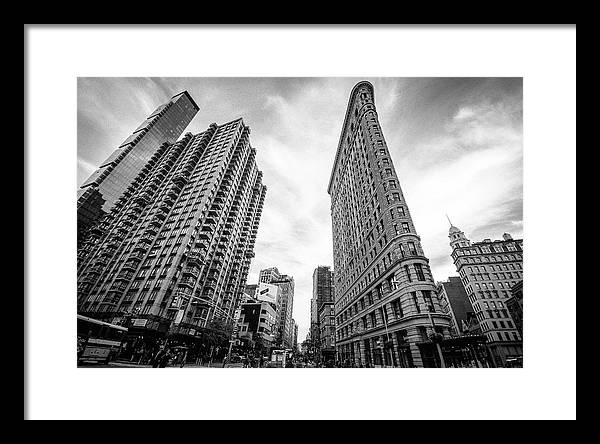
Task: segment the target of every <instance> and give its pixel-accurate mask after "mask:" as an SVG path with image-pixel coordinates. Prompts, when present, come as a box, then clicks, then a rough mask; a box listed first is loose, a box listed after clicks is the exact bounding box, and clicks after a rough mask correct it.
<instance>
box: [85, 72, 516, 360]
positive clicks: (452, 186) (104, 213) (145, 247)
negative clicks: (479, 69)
mask: <svg viewBox="0 0 600 444" xmlns="http://www.w3.org/2000/svg"><path fill="white" fill-rule="evenodd" d="M194 97H195V99H194ZM380 97H381V98H380ZM522 115H523V114H522V79H521V78H377V79H369V80H367V79H362V80H359V79H352V78H211V79H208V78H206V79H203V78H79V79H78V110H77V116H78V126H77V128H78V146H77V148H78V152H77V161H78V177H80V178H81V185H80V188H79V190H78V197H77V231H78V251H77V319H78V321H77V322H78V331H77V335H78V336H77V346H78V355H77V364H78V365H79V366H85V365H89V364H96V365H107V366H126V367H144V366H149V367H167V366H175V367H185V366H194V367H202V366H214V365H216V366H221V367H225V368H227V367H239V366H241V367H267V368H272V367H301V368H310V367H326V368H332V367H334V368H335V367H358V368H360V367H365V368H377V367H392V368H410V367H417V368H418V367H442V368H443V367H481V368H491V367H520V366H522V363H523V347H522V335H523V309H522V306H523V305H522V301H523V291H522V281H523V266H522V264H523V238H522V224H523V221H522V213H523V209H522V202H523V193H522V174H523V162H522V154H523V153H522V151H523V150H522ZM299 128H301V131H298V129H299ZM444 212H446V213H448V214H446V215H445V214H444ZM450 214H451V215H452V217H453V218H454V220H455V222H456V221H457V220H460V221H461V222H462V224H458V223H457V225H460V227H461V228H462V229H461V228H459V227H457V226H455V225H453V223H452V222H451V219H450V216H449V215H450ZM463 230H466V233H468V235H467V234H466V233H465V231H463Z"/></svg>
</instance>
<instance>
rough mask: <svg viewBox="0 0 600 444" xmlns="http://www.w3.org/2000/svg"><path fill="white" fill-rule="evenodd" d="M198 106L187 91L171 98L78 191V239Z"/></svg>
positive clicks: (179, 131)
mask: <svg viewBox="0 0 600 444" xmlns="http://www.w3.org/2000/svg"><path fill="white" fill-rule="evenodd" d="M198 110H199V107H198V105H197V104H196V102H194V99H192V97H191V96H190V95H189V93H188V92H187V91H183V92H181V93H179V94H176V95H175V96H173V97H171V99H170V100H169V101H167V102H166V103H163V104H162V105H160V106H159V107H158V108H156V109H155V110H154V112H152V113H151V114H150V115H149V116H148V118H147V119H146V120H144V121H143V122H142V123H141V124H140V125H139V126H138V127H137V128H136V129H135V130H134V131H133V133H132V134H131V135H130V136H129V137H127V138H126V139H125V140H124V141H123V142H122V143H121V144H120V145H119V146H118V147H117V149H116V150H115V151H113V153H112V154H111V155H110V156H109V157H108V158H107V159H106V160H105V161H104V162H102V163H101V164H100V167H99V168H98V169H97V170H96V171H95V172H94V173H93V174H92V175H91V176H90V177H89V178H88V179H87V180H86V181H85V182H84V183H83V184H82V185H81V187H80V188H79V191H78V193H77V232H78V238H79V240H82V238H83V237H84V236H85V233H86V232H87V230H89V228H90V227H92V226H93V225H94V224H95V223H96V222H97V221H98V220H99V218H100V217H101V216H102V215H103V214H105V213H106V212H108V211H109V210H110V209H111V208H112V207H113V206H114V205H115V203H116V202H117V200H118V199H119V198H120V197H121V196H122V195H123V193H124V192H125V190H126V189H127V187H128V186H129V185H130V184H131V183H132V182H133V180H134V179H135V178H136V177H137V176H138V174H139V173H140V171H141V170H142V169H143V168H144V167H146V165H147V164H148V162H149V161H150V159H152V158H153V156H154V155H155V154H156V153H157V151H158V150H159V149H160V147H161V146H162V145H163V144H165V143H169V144H171V143H174V142H175V141H176V140H177V139H178V138H179V137H180V136H181V135H182V134H183V131H184V130H185V128H186V127H187V126H188V124H189V123H190V122H191V121H192V119H193V118H194V116H195V115H196V113H197V112H198Z"/></svg>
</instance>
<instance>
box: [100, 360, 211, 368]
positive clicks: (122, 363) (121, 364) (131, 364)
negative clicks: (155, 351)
mask: <svg viewBox="0 0 600 444" xmlns="http://www.w3.org/2000/svg"><path fill="white" fill-rule="evenodd" d="M108 366H109V367H117V368H152V366H151V365H150V364H137V363H135V362H129V361H111V362H109V363H108ZM203 367H206V368H208V367H211V368H222V367H223V363H222V362H213V363H211V364H210V365H208V364H203V365H200V364H185V366H184V367H183V368H203ZM165 368H179V365H169V366H168V367H165Z"/></svg>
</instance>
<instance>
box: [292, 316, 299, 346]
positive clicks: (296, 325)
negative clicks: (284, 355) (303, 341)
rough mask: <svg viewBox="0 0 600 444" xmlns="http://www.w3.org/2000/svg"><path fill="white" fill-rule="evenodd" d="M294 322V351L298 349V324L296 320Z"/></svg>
mask: <svg viewBox="0 0 600 444" xmlns="http://www.w3.org/2000/svg"><path fill="white" fill-rule="evenodd" d="M293 323H294V336H293V340H292V349H293V350H294V351H297V350H298V324H297V323H296V321H295V320H294V321H293Z"/></svg>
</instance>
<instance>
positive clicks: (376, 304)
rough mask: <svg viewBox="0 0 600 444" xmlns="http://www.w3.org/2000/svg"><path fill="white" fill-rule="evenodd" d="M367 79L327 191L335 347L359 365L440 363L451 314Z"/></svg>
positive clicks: (354, 95) (355, 98) (354, 98)
mask: <svg viewBox="0 0 600 444" xmlns="http://www.w3.org/2000/svg"><path fill="white" fill-rule="evenodd" d="M374 100H375V98H374V89H373V86H372V85H371V84H370V83H369V82H360V83H358V84H357V85H356V86H355V87H354V89H353V90H352V92H351V94H350V99H349V103H348V108H347V111H346V116H345V119H344V124H343V127H342V132H341V135H340V140H339V144H338V148H337V153H336V156H335V160H334V166H333V169H332V172H331V178H330V181H329V187H328V192H329V194H330V196H331V217H332V228H333V257H334V264H333V265H334V269H335V304H334V306H335V316H336V353H337V358H338V360H340V361H342V362H348V363H350V365H355V366H395V367H436V366H440V357H439V354H438V353H437V347H436V342H439V341H440V340H442V339H443V338H445V337H449V336H450V334H449V328H450V318H449V316H448V315H447V314H445V313H443V312H442V310H441V306H440V304H439V300H438V298H437V297H436V286H435V282H434V279H433V277H432V275H431V271H430V268H429V260H428V259H427V257H426V256H425V253H424V252H423V249H422V247H421V240H420V238H419V236H418V234H417V231H416V229H415V226H414V223H413V221H412V217H411V215H410V211H409V208H408V206H407V204H406V200H405V199H404V195H403V193H402V190H401V188H400V183H399V181H398V177H397V176H396V172H395V169H394V166H393V163H392V160H391V157H390V153H389V151H388V149H387V145H386V142H385V139H384V137H383V132H382V129H381V126H380V124H379V122H378V116H377V111H376V109H375V103H374Z"/></svg>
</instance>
